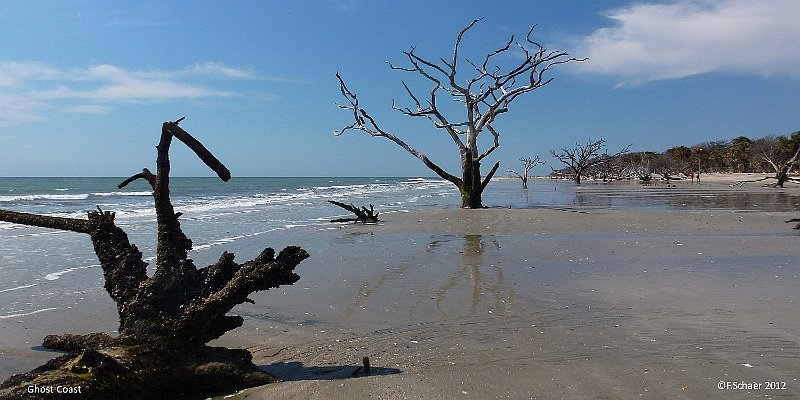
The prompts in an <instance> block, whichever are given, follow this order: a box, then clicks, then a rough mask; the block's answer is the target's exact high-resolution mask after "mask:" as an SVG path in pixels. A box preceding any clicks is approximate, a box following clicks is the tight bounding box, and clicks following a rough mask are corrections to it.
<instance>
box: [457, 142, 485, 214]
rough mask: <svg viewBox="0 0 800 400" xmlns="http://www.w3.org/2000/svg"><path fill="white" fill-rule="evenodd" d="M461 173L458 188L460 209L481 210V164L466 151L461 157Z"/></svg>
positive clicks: (473, 155) (472, 154) (471, 153)
mask: <svg viewBox="0 0 800 400" xmlns="http://www.w3.org/2000/svg"><path fill="white" fill-rule="evenodd" d="M461 171H462V182H461V187H459V188H458V189H459V191H460V192H461V208H483V203H482V202H481V195H482V194H483V184H482V182H481V163H480V161H478V159H477V157H476V156H475V154H474V153H473V152H471V151H469V150H467V151H466V152H465V153H464V155H463V156H462V157H461Z"/></svg>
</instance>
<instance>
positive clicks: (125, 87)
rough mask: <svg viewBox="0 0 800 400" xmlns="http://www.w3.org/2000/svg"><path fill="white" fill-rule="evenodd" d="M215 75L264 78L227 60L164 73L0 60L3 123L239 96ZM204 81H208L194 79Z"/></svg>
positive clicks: (219, 76)
mask: <svg viewBox="0 0 800 400" xmlns="http://www.w3.org/2000/svg"><path fill="white" fill-rule="evenodd" d="M210 78H227V79H230V78H236V79H259V78H257V77H256V76H255V74H253V73H251V72H248V71H245V70H241V69H237V68H234V67H230V66H227V65H225V64H222V63H203V64H196V65H194V66H190V67H187V68H184V69H179V70H174V71H162V70H131V69H126V68H123V67H119V66H115V65H110V64H100V65H94V66H90V67H86V68H71V69H59V68H55V67H52V66H48V65H46V64H43V63H39V62H19V61H0V126H10V125H14V124H17V123H22V122H30V121H39V120H44V119H46V118H45V117H44V112H45V111H48V112H52V111H53V110H56V111H67V112H78V113H92V114H102V113H106V112H108V111H109V110H110V105H111V104H114V103H119V102H131V101H135V102H157V101H165V100H178V99H182V100H187V99H189V100H192V99H201V98H212V97H230V96H236V93H234V92H230V91H226V90H220V89H217V88H214V87H211V86H210V84H209V79H210ZM198 80H202V82H204V83H202V84H198V83H194V82H197V81H198ZM87 102H88V103H92V104H86V103H87Z"/></svg>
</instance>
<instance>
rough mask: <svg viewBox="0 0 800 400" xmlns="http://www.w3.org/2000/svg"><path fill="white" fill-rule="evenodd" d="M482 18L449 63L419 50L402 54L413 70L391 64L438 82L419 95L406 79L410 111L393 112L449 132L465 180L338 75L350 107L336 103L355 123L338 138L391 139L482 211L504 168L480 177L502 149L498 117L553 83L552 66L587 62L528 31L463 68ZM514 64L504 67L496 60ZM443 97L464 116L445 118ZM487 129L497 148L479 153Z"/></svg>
mask: <svg viewBox="0 0 800 400" xmlns="http://www.w3.org/2000/svg"><path fill="white" fill-rule="evenodd" d="M480 20H481V18H479V19H476V20H474V21H472V22H471V23H470V24H469V25H467V27H466V28H464V29H462V30H461V31H460V32H459V34H458V37H457V38H456V41H455V46H454V49H453V55H452V58H451V59H450V60H449V61H448V60H446V59H444V58H440V59H439V61H430V60H429V59H426V58H422V57H420V56H419V55H417V53H416V52H415V51H416V48H414V47H412V48H411V50H409V51H405V52H403V54H405V56H406V58H407V61H408V66H402V67H399V66H395V65H392V64H391V63H390V64H389V67H390V68H391V69H392V70H397V71H404V72H414V73H416V74H418V75H420V76H422V77H423V78H424V79H425V80H427V81H429V83H431V84H433V86H432V88H431V90H430V92H429V93H428V94H427V95H426V96H427V98H425V97H423V96H422V95H419V94H415V92H414V91H413V90H412V89H411V88H410V87H409V86H408V85H407V84H406V83H405V82H404V81H401V83H402V85H403V88H404V89H405V91H406V93H407V94H408V96H409V97H410V98H411V101H412V102H413V105H412V106H411V107H400V106H397V105H396V104H395V102H394V101H392V108H393V109H394V110H396V111H399V112H400V113H402V114H404V115H407V116H410V117H424V118H427V119H428V120H430V121H431V122H432V123H433V125H434V127H436V128H438V129H442V130H444V131H445V132H447V134H448V135H450V137H451V138H452V140H453V142H454V143H455V145H456V146H457V147H458V150H459V153H460V156H461V176H460V177H459V176H456V175H452V174H450V173H448V172H446V171H445V170H444V169H442V168H441V167H440V166H439V165H437V164H436V163H434V162H433V161H431V160H430V159H429V158H428V157H427V156H426V155H425V154H423V153H422V152H420V151H418V150H416V149H415V148H413V147H411V146H409V145H408V144H406V142H405V141H403V140H402V139H400V138H399V137H397V136H395V135H394V134H392V133H390V132H389V131H387V130H384V129H383V128H382V127H381V126H380V125H379V124H378V123H377V122H376V121H375V120H374V119H373V118H372V116H371V115H370V114H369V113H367V111H366V110H365V109H363V108H361V104H360V103H359V100H358V98H357V96H356V94H355V93H354V92H352V91H351V90H350V89H348V88H347V86H346V85H345V82H344V79H342V77H341V75H339V73H338V72H337V73H336V77H337V78H338V80H339V87H340V90H341V92H342V96H344V98H345V99H346V100H347V103H346V104H337V105H338V107H339V108H341V109H345V110H348V111H351V112H352V113H353V120H354V122H353V123H352V124H350V125H347V126H345V127H344V128H342V129H341V130H339V131H335V132H334V135H337V136H339V135H342V134H343V133H344V132H346V131H348V130H360V131H364V132H366V133H368V134H370V135H371V136H376V137H384V138H387V139H389V140H391V141H393V142H395V143H396V144H398V145H399V146H400V147H402V148H403V149H405V150H406V151H408V152H409V153H411V154H412V155H414V156H415V157H417V158H419V159H420V160H421V161H422V162H423V163H424V164H425V166H427V167H428V168H429V169H430V170H431V171H433V172H435V173H436V175H438V176H440V177H442V178H443V179H446V180H447V181H449V182H452V183H453V184H454V185H456V187H458V190H459V191H460V193H461V206H462V207H463V208H481V207H483V203H482V202H481V194H482V193H483V190H484V189H485V188H486V185H487V184H488V183H489V181H490V180H491V178H492V176H493V175H494V173H495V172H497V169H498V168H499V167H500V163H499V162H498V163H495V164H494V166H493V167H492V168H491V170H490V171H489V173H488V174H487V175H486V176H485V177H483V178H482V177H481V170H480V167H481V161H483V159H484V158H486V157H487V156H489V154H491V153H492V152H493V151H494V150H495V149H496V148H497V147H498V146H500V133H499V132H498V131H497V130H496V129H495V127H494V125H493V124H494V122H495V120H496V118H497V117H498V116H499V115H501V114H504V113H507V112H508V111H509V106H510V104H511V103H512V102H513V101H514V100H516V99H517V98H519V96H521V95H523V94H525V93H528V92H532V91H534V90H536V89H539V88H541V87H542V86H545V85H546V84H548V83H550V82H551V81H552V79H553V78H545V73H546V72H547V71H549V70H550V68H552V67H553V66H556V65H559V64H565V63H568V62H571V61H583V60H579V59H576V58H570V57H568V56H569V54H568V53H566V52H561V51H548V50H546V49H545V48H544V47H542V45H540V44H539V43H537V42H535V41H533V40H532V39H531V35H532V34H533V28H531V29H530V30H529V31H528V34H527V35H526V36H525V41H524V42H517V41H515V39H514V36H512V37H511V39H510V40H509V41H508V42H507V43H506V44H505V46H503V47H501V48H499V49H497V50H494V51H492V52H489V53H488V54H486V55H485V56H484V57H483V60H482V61H479V62H477V63H475V62H473V61H470V60H469V59H464V62H466V64H467V65H466V66H464V64H459V63H460V62H461V59H460V58H459V50H460V46H461V39H462V37H463V36H464V34H465V33H467V31H469V30H470V29H471V28H472V27H473V26H474V25H475V24H476V23H477V22H478V21H480ZM512 46H513V47H514V48H516V49H519V51H520V53H519V54H520V55H521V56H522V57H519V56H518V55H517V54H516V53H513V50H512ZM501 61H502V62H506V63H508V62H512V63H513V64H511V65H508V66H507V67H506V68H502V67H501V66H499V65H498V64H497V62H501ZM464 69H466V70H467V71H471V73H472V76H471V77H470V78H467V79H461V77H460V76H457V74H459V73H460V74H464V72H463V70H464ZM440 97H446V98H449V99H450V100H451V101H456V102H459V103H461V104H463V105H464V109H463V110H464V111H465V112H466V115H465V116H461V117H456V118H453V117H451V116H446V115H445V112H444V110H443V109H442V108H440V107H439V102H438V101H439V99H440ZM484 131H488V132H489V133H490V134H491V135H492V138H493V141H492V145H491V146H490V147H489V148H487V149H486V150H485V151H483V152H481V151H480V150H479V149H478V137H479V136H480V134H481V133H483V132H484Z"/></svg>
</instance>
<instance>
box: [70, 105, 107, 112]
mask: <svg viewBox="0 0 800 400" xmlns="http://www.w3.org/2000/svg"><path fill="white" fill-rule="evenodd" d="M110 109H111V108H110V107H107V106H99V105H96V104H80V105H77V106H71V107H67V108H65V109H64V111H67V112H73V113H80V114H107V113H108V112H109V110H110Z"/></svg>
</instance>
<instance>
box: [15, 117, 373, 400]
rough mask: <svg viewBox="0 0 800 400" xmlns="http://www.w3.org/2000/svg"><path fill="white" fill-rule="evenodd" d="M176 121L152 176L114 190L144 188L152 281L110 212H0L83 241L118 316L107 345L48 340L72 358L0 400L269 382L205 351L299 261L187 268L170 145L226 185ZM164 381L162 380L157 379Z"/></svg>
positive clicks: (156, 394) (282, 256)
mask: <svg viewBox="0 0 800 400" xmlns="http://www.w3.org/2000/svg"><path fill="white" fill-rule="evenodd" d="M182 119H183V118H181V119H179V120H177V121H175V122H166V123H164V124H163V126H162V132H161V139H160V141H159V144H158V146H157V151H158V154H157V161H156V163H157V168H158V169H157V172H156V174H155V175H153V174H152V173H151V172H150V171H149V170H147V169H144V170H143V171H142V172H141V173H138V174H136V175H133V176H131V177H130V178H128V179H126V180H125V181H123V182H122V183H120V185H119V187H120V188H122V187H125V186H126V185H128V184H129V183H130V182H133V181H135V180H137V179H144V180H146V181H147V182H148V183H149V184H150V185H151V187H153V197H154V202H155V208H156V215H157V224H158V228H157V229H158V243H157V249H156V253H157V254H156V267H157V268H156V272H155V274H153V276H148V275H147V267H148V264H147V263H146V262H145V261H144V260H143V257H142V253H141V252H140V251H139V250H138V248H137V247H136V246H135V245H133V244H131V243H130V241H129V240H128V236H127V234H126V233H125V232H124V231H123V230H122V229H121V228H119V227H118V226H116V225H115V222H114V217H115V214H114V213H113V212H107V211H102V210H100V209H98V210H97V211H91V212H89V213H88V218H87V219H86V220H82V219H74V218H61V217H51V216H41V215H34V214H27V213H21V212H14V211H6V210H0V221H6V222H12V223H19V224H24V225H31V226H38V227H45V228H52V229H59V230H66V231H72V232H79V233H85V234H89V235H90V237H91V240H92V244H93V246H94V251H95V253H96V255H97V258H98V259H99V261H100V265H101V267H102V270H103V276H104V278H105V289H106V290H107V291H108V293H109V295H110V296H111V298H112V299H113V300H114V302H115V303H116V304H117V310H118V313H119V329H118V332H119V336H118V337H117V338H113V339H110V338H109V337H108V336H107V335H97V334H93V335H78V336H75V335H62V336H50V337H48V339H47V343H48V345H49V346H52V347H54V348H60V349H63V350H69V351H74V353H71V354H68V355H65V356H62V357H59V358H57V359H55V360H53V361H51V362H50V363H48V364H47V365H46V366H44V367H41V368H39V369H37V370H34V371H32V372H30V373H26V374H20V375H15V376H13V377H11V378H10V379H9V380H7V381H6V382H4V383H3V384H2V385H1V386H0V398H6V396H7V395H8V396H12V397H9V398H17V397H13V396H16V395H20V396H23V397H24V396H25V393H26V388H27V387H29V386H30V385H31V382H36V384H38V385H40V386H47V385H50V384H53V385H65V384H68V385H69V386H80V387H82V388H83V390H84V391H85V395H86V398H124V399H128V398H161V397H170V398H172V397H176V396H177V395H178V394H180V395H181V396H183V395H187V394H190V393H195V394H196V393H204V392H210V391H213V392H218V391H234V390H236V389H240V388H242V387H248V386H255V385H261V384H264V383H268V382H271V381H273V380H274V379H273V378H272V377H271V376H269V375H268V374H266V373H264V372H262V371H260V370H259V369H258V367H256V366H255V365H254V364H253V363H252V361H251V355H250V353H249V352H247V351H245V350H230V349H225V348H211V347H207V346H206V345H205V344H206V343H207V342H209V341H211V340H213V339H216V338H218V337H220V336H222V335H223V334H224V333H225V332H227V331H229V330H231V329H234V328H236V327H239V326H241V324H242V322H243V319H242V318H241V317H239V316H229V315H227V314H228V312H230V311H231V310H232V309H233V308H234V307H235V306H236V305H238V304H241V303H244V302H252V300H251V299H250V298H249V297H248V296H249V295H250V294H251V293H253V292H256V291H261V290H267V289H271V288H275V287H278V286H281V285H291V284H293V283H294V282H296V281H297V280H298V279H299V278H300V277H299V276H298V275H297V274H295V273H294V269H295V267H296V266H297V265H298V264H299V263H300V262H302V261H303V260H304V259H306V258H307V257H308V256H309V255H308V253H307V252H306V251H305V250H303V249H301V248H299V247H295V246H290V247H286V248H285V249H283V250H282V251H281V252H280V253H279V254H278V255H277V256H275V251H274V250H273V249H271V248H266V249H265V250H264V251H263V252H261V254H260V255H259V256H258V257H256V258H255V259H253V260H251V261H247V262H244V263H242V264H239V263H236V262H235V261H234V255H233V254H231V253H227V252H225V253H223V254H222V256H221V257H220V259H219V261H217V263H215V264H213V265H210V266H208V267H205V268H199V269H198V268H196V267H195V265H194V262H193V261H192V260H191V259H190V258H188V257H187V254H188V251H189V250H191V248H192V242H191V240H189V239H188V238H187V237H186V235H185V234H184V232H183V231H182V229H181V226H180V223H179V222H178V217H179V216H180V215H181V213H176V212H175V211H174V209H173V205H172V202H171V200H170V197H169V193H170V192H169V170H170V165H169V154H168V152H169V147H170V144H171V140H172V137H173V136H174V137H177V138H178V139H179V140H180V141H181V142H183V143H185V144H186V145H187V146H189V147H190V148H191V149H192V150H193V151H194V152H195V154H197V155H198V157H200V158H201V159H202V160H203V162H205V163H206V164H207V165H208V166H209V167H210V168H211V169H213V170H214V171H215V172H216V173H217V174H218V175H219V176H220V178H222V179H223V180H228V179H229V178H230V172H229V171H228V169H227V168H225V166H224V165H223V164H222V163H221V162H219V160H217V158H216V157H214V156H213V155H212V154H211V153H210V152H209V151H208V150H207V149H206V148H205V147H204V146H203V145H202V144H200V142H198V141H197V140H196V139H194V138H193V137H192V136H191V135H189V134H188V133H186V131H184V130H183V129H182V128H179V127H178V123H179V122H180V121H181V120H182ZM376 216H377V214H376ZM98 363H99V364H98ZM76 371H79V373H80V374H76V373H75V372H76ZM164 376H169V377H170V379H169V380H164V379H163V378H164ZM153 382H160V383H157V384H153ZM204 394H205V393H204ZM21 398H22V397H21Z"/></svg>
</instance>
